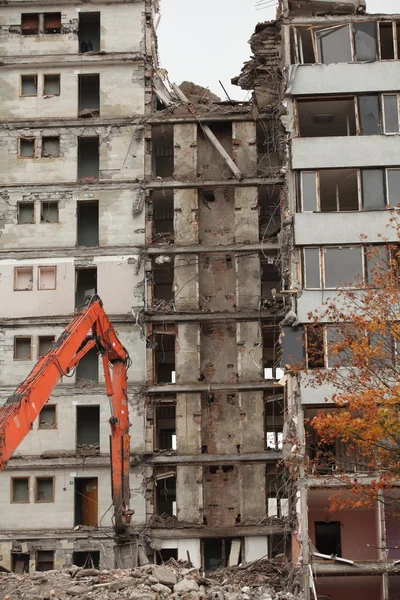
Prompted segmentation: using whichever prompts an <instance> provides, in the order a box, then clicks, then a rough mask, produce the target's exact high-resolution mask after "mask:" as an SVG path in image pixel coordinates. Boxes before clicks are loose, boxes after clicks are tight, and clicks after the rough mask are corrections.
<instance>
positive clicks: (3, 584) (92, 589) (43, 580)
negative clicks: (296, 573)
mask: <svg viewBox="0 0 400 600" xmlns="http://www.w3.org/2000/svg"><path fill="white" fill-rule="evenodd" d="M186 564H187V563H186ZM286 571H287V565H282V564H279V562H278V563H276V562H275V561H270V560H261V561H256V562H255V563H250V564H248V565H240V566H238V567H231V568H225V569H219V570H218V571H213V572H212V573H211V574H209V576H207V577H205V576H203V575H202V574H201V573H200V572H199V570H198V569H194V568H190V566H189V567H187V566H184V565H182V563H181V564H180V563H178V562H177V561H175V560H174V559H170V560H169V561H168V562H167V563H165V564H164V565H162V566H157V565H152V564H146V565H143V566H141V567H137V568H133V569H125V570H121V569H111V570H98V569H93V568H91V569H85V568H80V567H76V566H73V567H71V568H70V569H66V570H63V571H44V572H36V573H30V574H28V573H26V574H17V573H6V572H4V573H3V572H0V589H1V591H0V598H1V599H2V600H75V599H79V600H123V599H124V600H252V599H253V598H254V599H257V600H294V599H295V596H294V595H293V594H291V593H289V592H285V591H283V590H282V585H283V582H284V581H287V572H286ZM298 597H299V596H297V595H296V598H298Z"/></svg>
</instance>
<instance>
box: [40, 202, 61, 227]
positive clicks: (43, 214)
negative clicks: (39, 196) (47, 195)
mask: <svg viewBox="0 0 400 600" xmlns="http://www.w3.org/2000/svg"><path fill="white" fill-rule="evenodd" d="M40 222H41V223H58V222H59V216H58V202H53V201H51V202H41V204H40Z"/></svg>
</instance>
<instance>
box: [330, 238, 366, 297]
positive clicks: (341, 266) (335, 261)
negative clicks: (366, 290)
mask: <svg viewBox="0 0 400 600" xmlns="http://www.w3.org/2000/svg"><path fill="white" fill-rule="evenodd" d="M323 256H324V272H325V286H324V287H325V288H333V289H336V288H338V287H343V286H345V287H347V286H348V285H352V284H354V283H355V284H357V283H360V282H361V281H362V273H363V260H362V249H361V247H360V246H347V247H346V246H342V247H336V248H324V249H323Z"/></svg>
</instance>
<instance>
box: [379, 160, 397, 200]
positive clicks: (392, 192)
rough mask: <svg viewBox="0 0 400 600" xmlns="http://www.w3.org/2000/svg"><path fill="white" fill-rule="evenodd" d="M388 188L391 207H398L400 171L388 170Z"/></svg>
mask: <svg viewBox="0 0 400 600" xmlns="http://www.w3.org/2000/svg"><path fill="white" fill-rule="evenodd" d="M382 175H383V173H382V172H381V176H382ZM387 186H388V201H389V205H390V206H393V207H398V206H399V204H400V169H388V170H387Z"/></svg>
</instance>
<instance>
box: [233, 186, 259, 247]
mask: <svg viewBox="0 0 400 600" xmlns="http://www.w3.org/2000/svg"><path fill="white" fill-rule="evenodd" d="M258 194H259V190H258V188H256V187H251V188H250V187H237V188H236V189H235V242H236V243H237V244H251V243H257V242H258V226H259V225H258V220H259V208H258Z"/></svg>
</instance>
